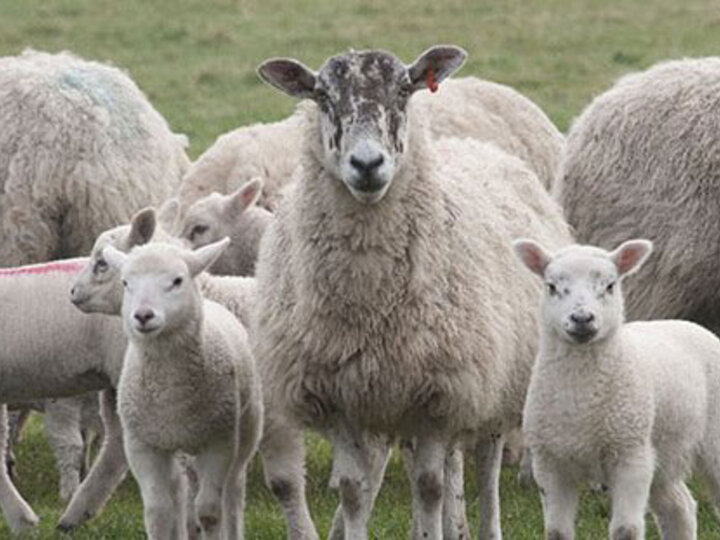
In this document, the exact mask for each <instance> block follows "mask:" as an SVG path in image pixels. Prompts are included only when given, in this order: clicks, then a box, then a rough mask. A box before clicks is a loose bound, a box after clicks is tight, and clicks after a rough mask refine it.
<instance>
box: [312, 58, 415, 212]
mask: <svg viewBox="0 0 720 540" xmlns="http://www.w3.org/2000/svg"><path fill="white" fill-rule="evenodd" d="M315 93H316V98H315V99H316V101H317V102H318V105H319V107H320V111H321V115H320V116H321V124H320V129H321V133H322V140H323V145H324V151H325V161H326V165H327V166H328V167H329V168H330V169H331V170H332V171H333V172H334V173H335V174H336V175H337V176H338V177H339V178H341V179H342V180H343V181H344V182H345V184H346V185H347V187H348V189H349V190H350V191H351V192H352V193H353V195H354V196H355V197H356V198H357V199H359V200H361V201H363V202H374V201H375V200H379V199H380V198H381V197H382V196H383V195H384V193H385V191H386V190H387V188H388V187H389V185H390V182H391V181H392V178H393V176H394V173H395V170H396V167H397V165H398V162H399V161H400V160H401V159H402V155H403V153H404V151H405V148H406V146H407V127H406V126H407V105H408V102H409V99H410V96H411V95H412V93H413V85H412V82H411V81H410V77H409V75H408V70H407V68H406V67H405V65H404V64H403V63H402V62H400V60H398V59H397V58H396V57H394V56H392V55H391V54H388V53H384V52H379V51H368V52H359V53H355V52H351V53H348V54H343V55H339V56H334V57H332V58H330V59H329V60H328V61H327V62H326V63H325V65H324V66H323V67H322V69H320V71H319V73H318V76H317V82H316V89H315Z"/></svg>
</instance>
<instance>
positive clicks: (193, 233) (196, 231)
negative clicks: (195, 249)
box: [190, 225, 209, 240]
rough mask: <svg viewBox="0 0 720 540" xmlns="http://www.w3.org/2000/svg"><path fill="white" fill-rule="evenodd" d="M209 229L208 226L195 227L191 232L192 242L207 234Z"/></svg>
mask: <svg viewBox="0 0 720 540" xmlns="http://www.w3.org/2000/svg"><path fill="white" fill-rule="evenodd" d="M208 229H209V227H208V226H207V225H195V226H194V227H193V228H192V231H190V240H194V239H195V237H196V236H200V235H201V234H204V233H206V232H207V230H208Z"/></svg>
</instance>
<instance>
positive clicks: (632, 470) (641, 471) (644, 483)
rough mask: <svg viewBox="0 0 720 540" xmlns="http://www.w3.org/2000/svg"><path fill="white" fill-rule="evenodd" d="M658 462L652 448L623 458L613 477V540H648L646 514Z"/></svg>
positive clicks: (642, 449) (611, 521)
mask: <svg viewBox="0 0 720 540" xmlns="http://www.w3.org/2000/svg"><path fill="white" fill-rule="evenodd" d="M654 469H655V460H654V458H653V453H652V449H651V448H640V449H638V450H637V452H635V453H633V454H631V455H628V456H623V457H622V458H621V460H620V462H619V463H618V464H616V465H615V467H614V470H613V471H611V475H610V496H611V499H612V519H611V520H610V538H611V539H612V540H637V539H642V538H645V511H646V509H647V503H648V497H649V495H650V485H651V483H652V477H653V471H654Z"/></svg>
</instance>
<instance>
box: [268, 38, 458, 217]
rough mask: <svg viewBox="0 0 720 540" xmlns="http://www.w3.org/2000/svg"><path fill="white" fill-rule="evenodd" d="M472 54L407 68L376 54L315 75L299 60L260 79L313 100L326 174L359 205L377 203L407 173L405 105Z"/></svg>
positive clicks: (428, 58) (425, 59)
mask: <svg viewBox="0 0 720 540" xmlns="http://www.w3.org/2000/svg"><path fill="white" fill-rule="evenodd" d="M466 56H467V53H466V52H465V51H464V50H462V49H461V48H459V47H455V46H451V45H437V46H435V47H432V48H430V49H428V50H427V51H425V52H424V53H423V54H421V55H420V57H419V58H418V59H417V60H415V62H413V63H412V64H410V65H405V64H404V63H403V62H401V61H400V60H399V59H398V58H397V57H396V56H394V55H392V54H390V53H387V52H384V51H377V50H370V51H359V52H356V51H350V52H348V53H345V54H341V55H337V56H333V57H331V58H329V59H328V60H327V61H326V62H325V64H324V65H323V66H322V67H321V68H320V70H319V71H318V72H317V73H316V72H314V71H312V70H310V69H309V68H307V67H306V66H305V65H303V64H302V63H300V62H298V61H297V60H292V59H284V58H279V59H270V60H267V61H265V62H264V63H263V64H262V65H261V66H260V67H259V68H258V73H259V74H260V77H261V78H262V79H264V80H265V81H266V82H268V83H269V84H271V85H272V86H275V87H276V88H279V89H280V90H282V91H283V92H285V93H287V94H289V95H291V96H293V97H298V98H309V99H312V100H314V101H315V102H316V103H317V105H318V109H319V112H318V114H319V120H320V122H319V123H320V136H321V139H322V143H323V147H322V152H323V155H322V156H318V158H319V159H320V160H321V162H322V163H323V164H324V166H325V167H326V169H327V170H328V171H329V172H330V173H331V174H332V175H333V176H335V177H336V178H338V179H340V180H342V182H344V183H345V185H346V186H347V188H348V190H349V191H350V193H351V194H352V195H353V197H355V199H357V200H358V201H360V202H362V203H366V204H372V203H375V202H378V201H379V200H380V199H382V197H383V196H384V195H385V193H386V192H387V190H388V189H389V187H390V184H391V182H392V180H393V178H394V176H395V174H396V172H397V170H398V169H399V167H400V166H401V165H402V160H403V155H404V153H405V151H406V149H407V143H408V117H407V116H408V114H407V111H408V108H407V105H408V101H409V99H410V97H411V96H412V94H413V93H414V92H415V91H417V90H420V89H422V88H426V87H429V88H431V89H434V88H435V86H436V85H437V84H438V83H439V82H441V81H442V80H443V79H445V78H447V77H449V76H450V75H452V74H453V73H454V72H455V71H456V70H457V69H459V68H460V66H462V64H463V62H464V61H465V58H466Z"/></svg>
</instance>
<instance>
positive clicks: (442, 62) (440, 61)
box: [407, 45, 467, 91]
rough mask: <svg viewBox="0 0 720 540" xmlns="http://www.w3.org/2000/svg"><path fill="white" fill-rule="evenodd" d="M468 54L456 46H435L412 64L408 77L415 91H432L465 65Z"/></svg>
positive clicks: (409, 67)
mask: <svg viewBox="0 0 720 540" xmlns="http://www.w3.org/2000/svg"><path fill="white" fill-rule="evenodd" d="M466 58H467V52H465V50H464V49H461V48H460V47H456V46H455V45H435V46H434V47H430V48H429V49H428V50H427V51H425V52H424V53H422V54H421V55H420V56H419V57H418V58H417V60H415V61H414V62H413V63H412V64H410V65H409V66H408V67H407V69H408V75H410V81H411V82H412V84H413V87H414V88H415V90H420V89H421V88H424V87H427V88H429V89H430V90H432V91H435V90H436V89H437V85H438V84H440V82H442V81H443V80H444V79H447V78H448V77H449V76H450V75H452V74H453V73H455V72H456V71H457V70H458V69H460V67H461V66H462V65H463V64H464V63H465V59H466Z"/></svg>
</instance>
